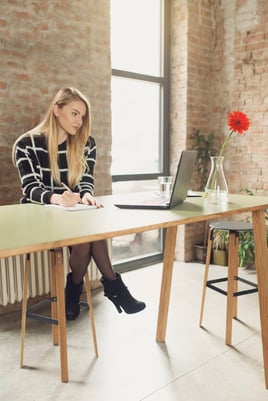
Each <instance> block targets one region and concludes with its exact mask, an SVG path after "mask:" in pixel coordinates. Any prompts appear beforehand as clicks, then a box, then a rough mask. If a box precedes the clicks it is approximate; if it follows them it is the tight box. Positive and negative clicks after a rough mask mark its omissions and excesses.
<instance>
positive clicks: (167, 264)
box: [156, 226, 177, 342]
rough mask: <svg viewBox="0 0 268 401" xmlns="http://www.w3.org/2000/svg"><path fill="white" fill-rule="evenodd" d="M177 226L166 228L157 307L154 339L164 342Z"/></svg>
mask: <svg viewBox="0 0 268 401" xmlns="http://www.w3.org/2000/svg"><path fill="white" fill-rule="evenodd" d="M176 236H177V227H176V226H175V227H168V228H167V230H166V239H165V250H164V261H163V272H162V283H161V292H160V302H159V309H158V321H157V331H156V341H158V342H164V341H165V337H166V328H167V317H168V307H169V298H170V288H171V280H172V273H173V263H174V255H175V245H176Z"/></svg>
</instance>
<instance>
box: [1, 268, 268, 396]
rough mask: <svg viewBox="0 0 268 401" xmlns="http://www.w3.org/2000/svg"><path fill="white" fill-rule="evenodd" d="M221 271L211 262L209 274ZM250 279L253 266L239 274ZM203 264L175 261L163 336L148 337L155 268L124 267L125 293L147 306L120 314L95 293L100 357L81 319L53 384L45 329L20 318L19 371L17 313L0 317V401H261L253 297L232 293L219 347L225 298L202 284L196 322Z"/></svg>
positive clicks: (55, 359) (53, 358)
mask: <svg viewBox="0 0 268 401" xmlns="http://www.w3.org/2000/svg"><path fill="white" fill-rule="evenodd" d="M224 273H225V268H224V267H219V266H214V267H212V275H213V276H217V275H218V274H220V275H224ZM241 274H243V275H244V276H246V277H247V278H248V279H253V280H254V279H255V274H254V272H252V271H242V272H241ZM202 277H203V265H201V264H197V263H196V264H195V263H179V262H176V263H175V268H174V275H173V285H172V294H171V303H170V312H169V319H168V330H167V336H166V342H165V343H164V344H158V343H157V342H156V341H155V330H156V319H157V309H158V299H159V288H160V280H161V265H160V264H158V265H155V266H150V267H147V268H144V269H140V270H136V271H134V272H130V273H125V274H124V275H123V278H124V280H125V282H126V283H127V284H128V286H129V288H130V290H132V292H133V293H134V295H135V296H137V297H138V298H140V299H143V300H145V301H146V303H147V308H146V310H145V311H143V312H142V313H140V314H137V315H132V316H128V315H126V314H121V315H119V314H118V313H117V311H116V309H115V308H114V306H113V305H112V304H111V303H110V302H109V301H108V300H106V299H105V298H104V297H103V295H102V293H101V292H98V293H96V294H94V304H95V308H94V309H95V319H96V327H97V335H98V344H99V352H100V356H99V358H98V359H96V358H95V357H94V351H93V346H92V341H91V333H90V326H89V319H88V316H87V314H86V313H83V314H82V315H81V316H80V317H79V319H77V320H76V321H75V322H69V323H68V326H67V330H68V359H69V378H70V381H69V383H68V384H64V383H61V382H60V371H59V350H58V347H53V346H52V345H51V336H50V328H49V326H48V325H46V324H44V323H40V322H37V321H34V320H28V323H27V335H26V349H25V365H26V366H25V367H24V368H23V369H20V368H19V341H20V313H17V312H16V313H11V314H8V315H4V316H2V317H0V355H1V365H0V400H1V401H15V400H16V401H22V400H27V401H63V400H64V401H69V400H70V401H71V400H72V401H73V400H77V401H106V400H109V401H142V400H145V401H175V400H176V401H177V400H178V401H212V400H213V401H223V400H226V401H227V400H228V401H238V400H239V401H241V400H243V401H262V400H263V401H264V400H268V390H266V389H265V386H264V372H263V361H262V348H261V338H260V323H259V308H258V298H257V294H251V295H247V296H243V297H240V299H239V318H240V320H239V321H234V323H233V346H232V347H228V346H226V345H225V344H224V333H225V327H224V326H225V303H226V298H225V297H224V296H223V295H220V294H217V293H215V292H214V291H211V290H208V294H207V299H206V309H205V319H204V326H205V329H200V328H199V326H198V319H199V308H200V295H201V281H202Z"/></svg>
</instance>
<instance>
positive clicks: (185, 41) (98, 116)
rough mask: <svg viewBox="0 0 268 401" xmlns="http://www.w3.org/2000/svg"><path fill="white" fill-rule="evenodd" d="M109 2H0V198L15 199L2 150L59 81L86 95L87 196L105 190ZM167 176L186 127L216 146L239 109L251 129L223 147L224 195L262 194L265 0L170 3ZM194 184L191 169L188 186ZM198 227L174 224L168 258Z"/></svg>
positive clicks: (267, 86) (267, 105)
mask: <svg viewBox="0 0 268 401" xmlns="http://www.w3.org/2000/svg"><path fill="white" fill-rule="evenodd" d="M109 3H110V2H109V0H98V1H96V0H90V1H89V0H79V1H76V2H74V1H72V0H66V1H63V2H59V1H57V0H49V1H33V0H25V1H23V2H22V1H20V0H1V2H0V38H1V41H0V56H1V63H0V73H1V75H0V166H1V168H0V184H1V186H0V188H1V190H0V204H6V203H15V202H17V201H18V198H19V197H20V189H19V181H18V178H17V172H16V170H15V168H14V167H12V164H11V159H10V154H11V146H12V144H13V142H14V140H15V139H16V137H17V136H18V135H20V134H21V133H22V132H24V131H25V130H27V129H29V128H31V127H33V126H34V125H35V124H36V123H37V122H38V121H39V120H40V118H41V117H42V116H43V113H44V112H45V110H46V108H47V105H48V103H49V102H50V100H51V98H52V96H54V94H55V92H56V91H57V90H58V89H59V88H60V87H61V86H64V85H73V86H76V87H78V88H79V89H81V90H82V91H83V92H85V94H87V95H88V96H89V98H90V101H91V105H92V114H93V131H92V135H93V136H94V137H95V138H96V140H97V144H98V145H99V146H98V159H97V167H96V192H97V193H102V194H107V193H110V192H111V177H110V164H111V111H110V79H111V65H110V20H109V17H110V16H109ZM170 16H171V21H170V42H171V52H170V72H171V96H170V106H171V107H170V133H171V172H172V173H174V171H175V167H176V164H177V160H178V157H179V154H180V152H181V150H183V149H185V148H190V147H191V143H190V140H189V137H190V135H191V133H192V130H193V128H197V129H200V130H201V131H202V132H204V133H209V132H211V131H214V132H215V133H216V134H217V143H218V145H219V146H220V143H222V140H223V137H224V135H225V134H226V132H227V124H226V121H227V113H228V112H229V111H232V110H234V109H240V110H241V111H243V112H245V113H247V114H248V115H249V117H250V120H251V128H250V131H249V133H248V134H247V135H246V136H245V137H244V138H234V139H233V140H232V141H231V144H230V146H229V148H228V152H226V156H225V159H226V164H225V168H226V175H227V179H228V182H229V189H230V191H231V192H236V191H238V190H239V189H240V188H242V187H247V188H249V189H252V190H253V191H255V192H256V193H257V194H262V193H265V194H266V193H267V191H268V174H267V173H268V158H267V156H266V155H267V152H268V145H267V143H268V142H267V135H268V118H267V109H268V28H267V27H268V2H267V0H224V1H222V0H170ZM196 180H198V175H197V174H195V176H194V180H193V185H192V187H193V188H194V186H195V182H196ZM203 231H204V229H203V226H202V224H201V225H200V224H198V225H196V226H189V227H187V228H186V230H185V233H184V228H180V229H179V235H180V237H181V238H184V241H182V240H180V241H178V247H177V248H178V249H177V251H176V257H177V258H179V259H182V258H185V259H186V260H190V259H192V258H193V246H192V245H193V243H194V242H196V241H199V240H200V241H202V239H203Z"/></svg>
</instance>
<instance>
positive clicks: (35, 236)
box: [0, 195, 268, 388]
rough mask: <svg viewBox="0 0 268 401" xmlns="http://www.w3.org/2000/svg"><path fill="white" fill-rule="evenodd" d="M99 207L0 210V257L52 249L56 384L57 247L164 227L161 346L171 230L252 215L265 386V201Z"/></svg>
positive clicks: (62, 324)
mask: <svg viewBox="0 0 268 401" xmlns="http://www.w3.org/2000/svg"><path fill="white" fill-rule="evenodd" d="M99 199H100V200H101V201H102V202H103V203H104V205H105V207H104V208H103V209H91V210H83V211H75V212H70V211H65V210H59V209H55V208H49V207H44V206H40V205H34V204H27V205H8V206H1V207H0V222H1V223H0V224H1V234H0V235H1V241H0V242H1V243H0V257H8V256H12V255H20V254H24V253H29V252H36V251H40V250H45V249H55V250H56V257H55V264H54V268H55V275H56V285H57V287H58V298H59V299H58V309H59V310H58V314H59V327H58V330H59V344H60V358H61V380H62V381H63V382H68V361H67V341H66V321H65V306H64V284H65V283H64V281H65V279H64V277H63V275H64V273H63V260H62V250H61V247H63V246H68V245H72V244H79V243H83V242H88V241H95V240H99V239H105V238H106V239H108V238H112V237H117V236H120V235H126V234H131V233H138V232H143V231H148V230H153V229H160V228H166V242H165V244H166V245H165V250H164V261H163V273H162V283H161V292H160V300H159V311H158V321H157V330H156V340H157V341H158V342H164V341H165V337H166V329H167V318H168V308H169V298H170V287H171V282H172V271H173V261H174V252H175V244H176V234H177V227H178V226H179V225H181V224H188V223H191V224H192V223H195V222H200V221H204V220H210V219H214V220H215V219H217V218H221V217H227V216H232V215H237V214H240V213H245V212H251V213H252V217H253V227H254V237H255V252H256V270H257V280H258V287H259V292H258V295H259V306H260V320H261V336H262V345H263V360H264V373H265V385H266V388H268V269H267V265H268V252H267V244H266V226H265V216H264V210H265V209H266V208H268V197H257V196H244V195H231V196H230V197H229V202H228V205H226V206H224V207H223V206H222V207H221V206H214V205H213V206H211V205H208V204H207V202H206V200H204V199H203V198H188V199H187V200H186V201H185V202H184V203H183V204H182V205H180V206H178V207H177V208H176V209H172V210H165V211H155V210H154V211H153V210H152V211H151V210H150V211H149V210H120V209H118V208H116V207H114V206H113V201H114V199H115V198H113V197H112V196H105V197H101V198H99Z"/></svg>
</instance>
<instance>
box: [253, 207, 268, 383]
mask: <svg viewBox="0 0 268 401" xmlns="http://www.w3.org/2000/svg"><path fill="white" fill-rule="evenodd" d="M252 217H253V229H254V246H255V261H256V272H257V280H258V294H259V306H260V321H261V336H262V352H263V363H264V376H265V386H266V388H268V269H267V265H268V251H267V242H266V226H265V216H264V210H257V211H254V212H252Z"/></svg>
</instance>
